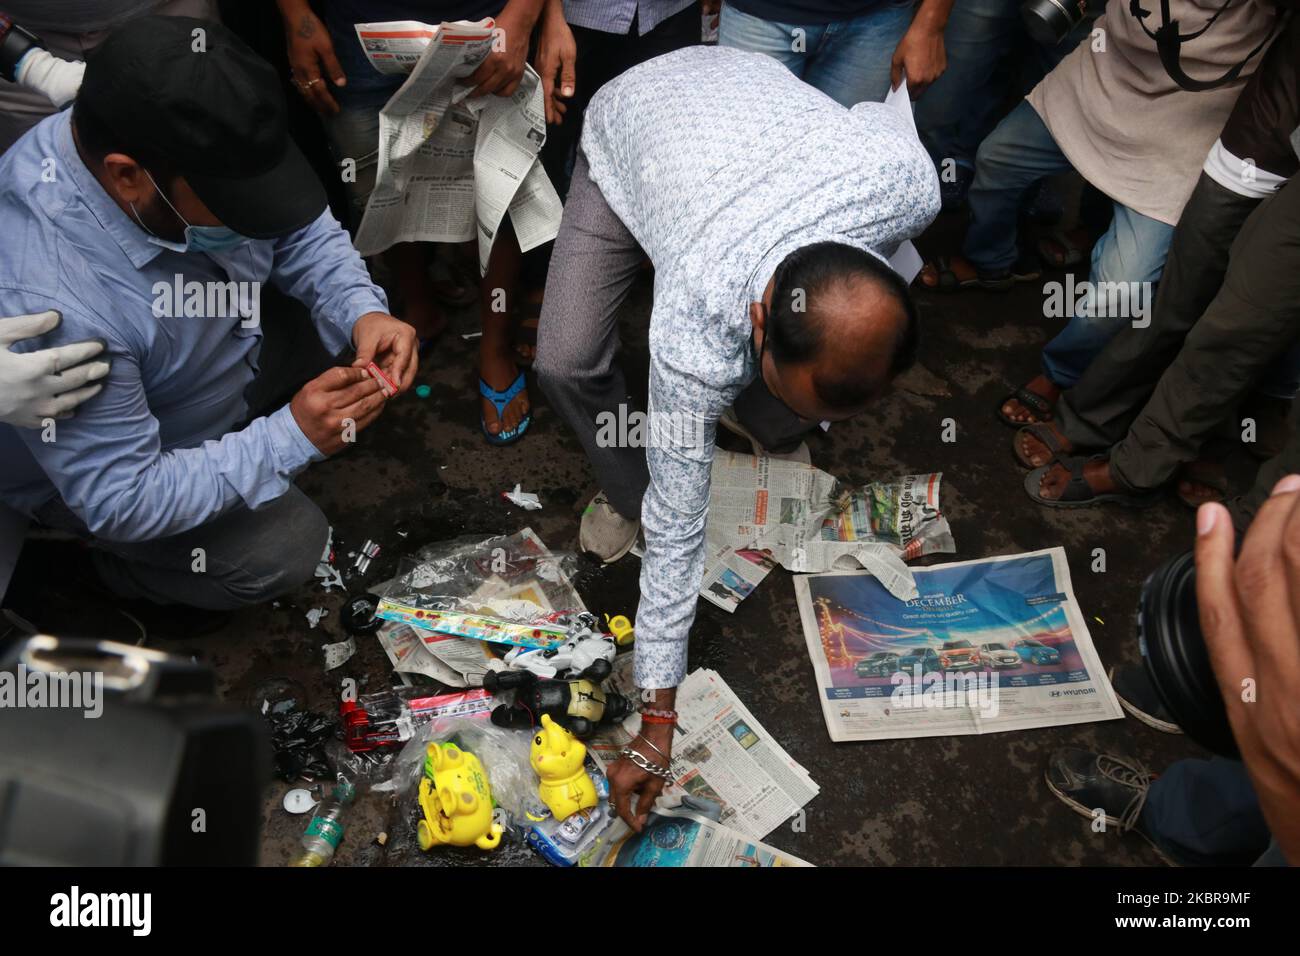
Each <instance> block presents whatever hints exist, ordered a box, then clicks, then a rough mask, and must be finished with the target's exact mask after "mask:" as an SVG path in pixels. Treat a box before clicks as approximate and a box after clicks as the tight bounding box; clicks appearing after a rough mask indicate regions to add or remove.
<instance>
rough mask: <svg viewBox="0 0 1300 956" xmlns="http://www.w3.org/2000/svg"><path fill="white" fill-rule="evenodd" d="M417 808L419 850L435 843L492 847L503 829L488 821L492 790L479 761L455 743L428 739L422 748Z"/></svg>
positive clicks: (490, 848)
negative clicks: (420, 814) (429, 742)
mask: <svg viewBox="0 0 1300 956" xmlns="http://www.w3.org/2000/svg"><path fill="white" fill-rule="evenodd" d="M420 809H421V810H422V811H424V819H423V820H421V821H420V825H419V829H418V831H417V833H416V836H417V838H418V839H419V841H420V849H421V850H428V849H430V848H431V847H432V846H433V845H434V844H438V843H442V844H448V845H450V846H471V845H472V846H476V847H478V848H479V849H480V850H495V849H496V847H497V844H498V843H500V842H501V834H502V833H503V832H504V830H505V828H504V827H502V826H501V825H500V824H499V823H493V822H492V790H491V788H490V786H489V785H488V780H487V774H485V773H484V772H483V765H482V764H481V763H479V759H478V757H475V756H474V755H473V754H472V753H470V752H469V751H468V750H461V749H460V748H459V747H457V746H456V745H455V744H437V743H431V744H429V747H428V749H427V750H426V751H425V757H424V778H423V779H422V780H421V781H420Z"/></svg>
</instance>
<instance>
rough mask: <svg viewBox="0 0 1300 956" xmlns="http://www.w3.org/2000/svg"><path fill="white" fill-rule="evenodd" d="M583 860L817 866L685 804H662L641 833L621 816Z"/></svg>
mask: <svg viewBox="0 0 1300 956" xmlns="http://www.w3.org/2000/svg"><path fill="white" fill-rule="evenodd" d="M580 862H581V865H582V866H618V867H627V866H637V867H640V866H645V867H650V866H656V867H658V866H673V867H676V866H711V867H731V866H743V867H757V866H811V865H812V864H811V863H807V862H805V861H804V860H801V859H799V858H798V857H797V856H792V855H791V854H789V853H786V852H785V851H784V850H778V849H777V848H776V847H772V846H768V845H767V844H766V843H760V842H759V841H758V840H754V839H751V838H750V837H748V836H746V835H745V834H743V833H739V832H737V831H736V830H734V829H731V828H730V827H727V826H724V825H723V824H720V823H714V822H713V821H712V820H710V819H709V818H708V817H706V816H704V815H702V814H700V813H696V812H694V811H692V810H687V809H686V808H685V807H677V808H671V809H670V808H664V809H656V810H655V811H654V812H653V813H651V814H650V817H649V819H648V820H646V824H645V827H644V828H643V829H642V830H641V832H640V833H636V832H635V831H633V830H632V829H631V828H630V827H629V826H628V825H627V824H626V823H624V822H623V821H622V819H619V818H616V819H615V820H614V822H613V823H612V824H611V825H610V827H609V829H608V830H607V831H606V832H605V833H603V834H601V836H600V839H599V841H598V842H597V844H596V845H595V848H594V850H593V851H592V852H590V853H588V854H585V855H584V856H583V857H582V859H581V861H580Z"/></svg>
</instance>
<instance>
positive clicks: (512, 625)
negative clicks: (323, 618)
mask: <svg viewBox="0 0 1300 956" xmlns="http://www.w3.org/2000/svg"><path fill="white" fill-rule="evenodd" d="M578 567H579V558H578V556H577V555H576V554H573V553H572V552H552V551H550V550H548V549H547V547H546V545H545V544H543V543H542V540H541V539H540V538H539V537H537V535H536V534H534V533H533V531H532V529H531V528H525V529H524V530H523V531H520V532H518V533H516V534H512V535H503V536H500V537H496V538H488V539H486V540H484V539H480V538H469V537H463V538H456V539H454V540H452V541H448V542H441V543H439V544H436V545H429V546H427V547H425V548H422V549H421V550H420V551H419V552H417V553H416V554H414V555H412V556H410V557H407V558H403V559H402V560H401V562H400V563H399V564H398V571H397V576H396V577H395V578H393V580H392V581H391V582H390V583H389V585H388V587H387V588H386V589H385V591H384V594H383V595H382V596H381V599H380V602H379V608H378V610H377V612H376V613H377V614H378V616H379V617H382V618H384V619H385V620H389V621H400V622H401V623H404V624H409V625H411V626H412V627H417V628H420V629H423V630H427V631H435V632H438V633H441V634H453V635H456V636H458V637H467V638H473V639H476V640H481V641H489V642H491V643H498V644H511V645H514V646H516V647H527V648H541V649H550V648H552V647H556V646H558V645H560V644H562V643H564V641H565V640H567V638H568V633H569V631H570V629H571V628H572V626H573V624H574V622H575V620H576V617H577V615H579V614H582V613H584V612H585V608H584V607H583V604H582V599H581V598H580V597H579V596H578V592H577V591H576V590H575V589H574V587H573V583H572V579H573V577H574V575H575V574H576V573H577V570H578Z"/></svg>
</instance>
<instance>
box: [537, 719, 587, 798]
mask: <svg viewBox="0 0 1300 956" xmlns="http://www.w3.org/2000/svg"><path fill="white" fill-rule="evenodd" d="M586 759H587V748H586V745H584V744H583V742H582V741H581V740H579V739H578V738H576V737H574V736H573V734H571V733H569V731H568V730H566V729H565V728H564V727H561V726H560V725H559V724H557V723H556V722H555V721H553V720H552V719H551V715H550V714H542V726H541V728H540V729H539V730H538V731H537V735H536V736H535V737H533V746H532V750H531V751H530V753H529V757H528V762H529V763H531V764H532V765H533V769H534V770H536V771H537V776H538V777H539V778H540V779H541V783H539V784H538V785H537V795H538V796H539V797H541V799H542V803H544V804H546V806H547V807H549V808H550V811H551V815H552V816H554V817H555V819H557V820H563V819H565V818H566V817H569V816H572V815H573V814H575V813H577V812H578V811H579V810H586V809H588V808H590V807H594V806H595V805H596V802H597V797H596V785H595V784H594V783H592V782H591V778H590V777H589V776H587V771H586V770H584V769H583V768H582V762H583V761H584V760H586Z"/></svg>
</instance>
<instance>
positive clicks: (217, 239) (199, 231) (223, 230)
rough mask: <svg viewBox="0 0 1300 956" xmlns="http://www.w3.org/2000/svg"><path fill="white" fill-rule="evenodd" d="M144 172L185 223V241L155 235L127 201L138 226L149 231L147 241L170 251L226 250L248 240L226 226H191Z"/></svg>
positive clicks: (146, 173)
mask: <svg viewBox="0 0 1300 956" xmlns="http://www.w3.org/2000/svg"><path fill="white" fill-rule="evenodd" d="M144 174H145V175H146V176H148V177H149V182H150V183H151V184H152V185H153V188H154V191H155V192H156V193H158V195H159V196H161V197H162V201H163V202H165V203H167V208H168V209H170V210H171V211H172V212H173V213H175V215H176V218H177V219H179V220H180V221H181V222H183V223H185V241H184V242H171V241H170V240H167V239H164V238H162V236H159V235H157V234H156V233H155V232H154V231H153V230H152V229H150V228H149V227H148V226H146V225H145V224H144V220H143V219H142V218H140V213H139V211H138V210H137V209H136V208H135V203H128V204H127V205H129V206H130V207H131V212H132V213H133V214H134V215H135V221H136V222H138V223H139V224H140V228H141V229H143V230H144V231H145V232H147V233H149V241H150V242H152V243H153V244H154V245H155V246H162V247H163V248H164V249H170V250H171V251H172V252H226V251H228V250H230V249H234V248H236V247H238V246H242V245H243V244H244V243H246V242H248V237H247V236H241V235H240V234H239V233H237V232H235V230H233V229H231V228H229V227H228V226H191V225H190V224H189V222H188V221H187V220H186V218H185V217H184V216H182V215H181V213H180V210H179V209H177V208H176V207H175V206H173V205H172V204H171V200H169V199H168V198H167V196H166V194H165V193H164V192H163V191H162V190H161V189H159V188H158V183H157V182H155V181H154V178H153V176H152V175H150V173H149V170H147V169H146V170H144Z"/></svg>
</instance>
